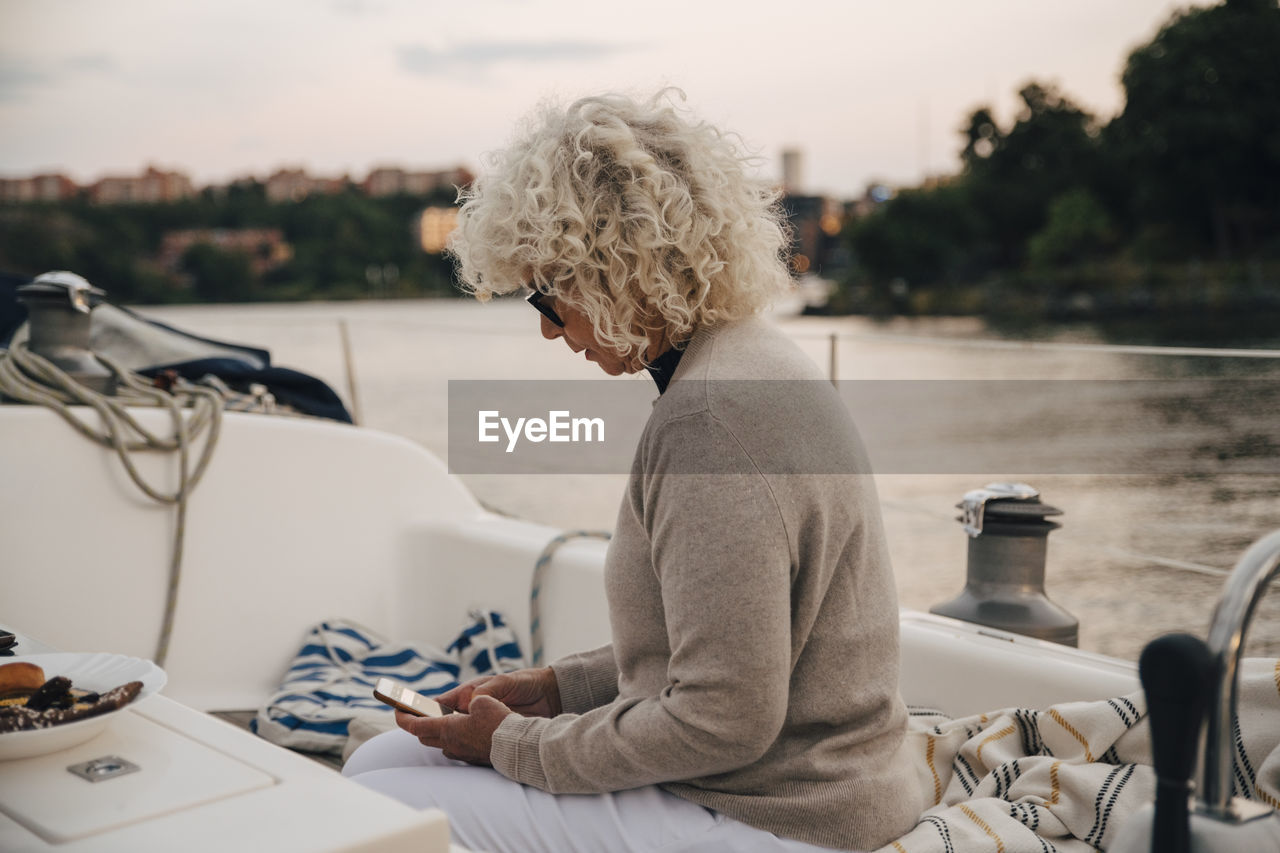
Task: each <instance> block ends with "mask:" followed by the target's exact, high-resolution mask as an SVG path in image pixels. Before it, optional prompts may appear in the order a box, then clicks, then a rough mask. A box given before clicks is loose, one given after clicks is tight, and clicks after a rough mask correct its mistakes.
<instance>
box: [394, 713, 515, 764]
mask: <svg viewBox="0 0 1280 853" xmlns="http://www.w3.org/2000/svg"><path fill="white" fill-rule="evenodd" d="M510 713H511V710H510V709H509V708H507V707H506V706H504V705H503V704H502V703H501V702H499V701H497V700H496V699H492V698H490V697H488V696H473V697H472V698H471V702H470V705H469V712H468V713H466V714H446V715H445V716H443V717H419V716H416V715H414V714H407V713H405V712H404V711H400V710H397V711H396V725H397V726H399V727H400V728H402V729H404V730H405V731H406V732H408V733H409V734H411V735H413V736H414V737H416V738H417V739H418V740H419V741H420V742H421V743H422V744H423V745H425V746H434V747H437V748H439V749H440V750H441V751H442V752H444V757H445V758H452V759H455V760H458V761H465V762H467V763H468V764H480V765H484V766H486V767H488V766H491V764H492V762H491V761H490V760H489V752H490V751H491V750H492V749H493V733H494V732H495V731H497V730H498V726H500V725H502V721H503V720H504V719H506V718H507V715H509V714H510Z"/></svg>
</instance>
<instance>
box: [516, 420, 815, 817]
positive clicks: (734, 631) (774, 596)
mask: <svg viewBox="0 0 1280 853" xmlns="http://www.w3.org/2000/svg"><path fill="white" fill-rule="evenodd" d="M663 433H664V434H663V435H662V436H661V437H660V440H658V441H655V442H654V443H653V444H652V445H651V447H650V454H649V459H648V460H647V466H646V473H644V475H643V482H642V484H641V485H642V489H643V501H642V503H643V510H642V515H641V517H642V523H643V526H644V528H645V532H646V534H647V539H648V543H647V546H648V547H649V548H650V549H651V551H650V553H649V554H642V555H639V558H640V559H642V560H643V562H644V563H645V564H646V568H647V564H648V563H649V561H650V560H651V561H652V571H653V573H654V575H655V576H656V579H657V581H658V584H659V586H660V590H661V598H662V603H661V607H662V614H661V616H662V618H663V620H664V621H665V626H666V634H667V645H668V646H669V648H670V658H669V661H668V664H667V683H666V685H665V687H663V688H662V689H661V690H659V691H657V692H656V693H654V694H653V695H641V696H627V698H617V699H614V700H613V701H612V702H610V703H609V704H607V705H604V706H601V707H598V708H595V709H593V710H590V711H587V712H585V713H583V714H581V715H572V714H567V715H563V716H560V717H556V718H554V719H534V718H523V717H516V716H514V715H513V716H511V717H508V718H507V720H505V721H504V722H503V723H502V725H501V726H500V727H499V728H498V730H497V732H496V733H495V736H494V744H493V750H492V752H491V759H492V761H493V765H494V767H495V768H497V769H498V770H499V771H500V772H501V773H503V774H504V775H507V776H509V777H510V778H512V779H516V780H517V781H520V782H524V783H526V784H530V785H533V786H536V787H539V788H542V789H544V790H547V791H551V792H553V793H597V792H603V791H616V790H623V789H627V788H634V787H639V786H642V785H647V784H653V783H661V782H672V781H677V780H682V779H693V778H697V777H701V776H707V775H711V774H715V773H723V772H727V771H730V770H735V769H738V768H741V767H744V766H746V765H748V764H750V763H752V762H753V761H755V760H757V759H758V758H760V757H761V756H762V755H764V753H765V752H766V751H767V750H768V748H769V746H770V745H771V744H772V743H773V742H774V740H775V739H776V738H777V735H778V733H779V731H780V730H781V728H782V725H783V722H784V719H785V715H786V709H787V701H788V685H789V678H790V660H791V649H790V636H791V634H790V595H789V593H790V582H791V562H790V548H789V546H788V540H787V535H786V531H785V529H784V526H783V522H782V516H781V514H780V512H779V509H778V507H777V504H776V502H775V500H774V496H773V493H772V491H771V489H770V487H769V484H768V482H767V481H766V479H765V478H764V477H763V476H761V475H760V474H759V473H743V474H690V473H681V472H683V471H696V470H699V467H698V466H700V465H704V464H705V462H706V459H707V455H708V454H709V453H714V454H718V455H720V456H728V457H734V456H736V457H737V458H736V459H733V458H729V459H726V460H725V461H727V462H731V463H734V464H735V466H736V467H735V468H733V469H732V470H750V469H751V465H750V460H749V459H748V458H747V457H746V454H744V453H743V452H742V451H741V449H740V447H739V445H738V443H737V441H736V439H735V438H734V436H733V434H732V433H731V432H730V431H729V430H728V429H727V428H726V427H725V426H724V425H723V424H721V423H719V422H718V421H716V420H715V418H713V417H712V416H711V415H710V414H707V413H702V414H698V415H692V416H687V417H685V418H681V419H678V420H676V421H673V422H671V423H668V424H667V425H665V426H664V428H663ZM701 470H706V469H705V468H702V469H701ZM718 470H728V469H723V468H722V469H718ZM618 632H619V626H615V638H617V637H618V636H619V633H618ZM624 678H625V675H624ZM624 693H625V692H624Z"/></svg>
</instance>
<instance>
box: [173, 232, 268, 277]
mask: <svg viewBox="0 0 1280 853" xmlns="http://www.w3.org/2000/svg"><path fill="white" fill-rule="evenodd" d="M200 244H207V245H210V246H216V247H217V248H219V249H223V250H225V251H231V252H242V253H244V254H245V255H247V256H248V257H249V265H250V267H251V268H252V269H253V271H254V272H255V273H256V274H258V275H261V274H262V273H264V272H268V271H269V270H272V269H275V268H276V267H278V266H280V265H281V264H284V263H287V262H288V261H289V260H290V259H291V258H292V257H293V247H292V246H290V245H289V244H288V243H286V242H285V240H284V234H283V232H281V231H280V229H279V228H184V229H182V230H178V231H168V232H166V233H165V235H164V237H163V238H162V239H161V241H160V253H159V256H158V257H157V259H156V260H157V261H158V263H159V265H160V267H161V268H162V269H164V270H165V271H167V272H171V273H176V272H179V271H180V270H181V268H182V256H183V255H185V254H186V253H187V250H188V249H190V248H191V247H192V246H196V245H200Z"/></svg>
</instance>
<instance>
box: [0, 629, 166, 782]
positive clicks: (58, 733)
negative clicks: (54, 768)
mask: <svg viewBox="0 0 1280 853" xmlns="http://www.w3.org/2000/svg"><path fill="white" fill-rule="evenodd" d="M18 662H25V663H33V664H35V665H36V666H38V667H40V668H41V669H43V670H44V677H45V678H46V679H49V678H53V677H54V676H55V675H62V676H66V677H67V678H70V679H71V686H72V687H78V688H80V689H83V690H96V691H98V692H102V691H106V690H110V689H111V688H113V687H119V686H120V685H121V684H126V683H128V682H130V681H141V682H142V690H141V691H139V693H138V696H137V698H135V699H134V700H133V701H132V702H130V703H129V704H128V705H125V706H124V707H125V708H132V707H134V706H136V705H137V704H138V703H139V702H141V701H142V700H143V699H145V698H146V697H148V696H150V695H151V694H152V693H155V692H156V691H158V690H159V689H160V688H161V687H164V684H165V681H167V680H168V676H166V675H165V673H164V670H163V669H161V668H160V667H158V666H156V665H155V664H154V663H152V662H151V661H149V660H143V659H142V658H131V657H129V656H127V655H112V654H106V653H104V652H86V653H77V652H55V653H52V654H47V655H15V656H14V657H10V658H0V663H18ZM122 710H124V708H118V709H116V710H115V711H108V712H107V713H105V714H99V715H98V716H96V717H89V718H88V719H85V720H76V721H75V722H72V723H63V724H62V725H59V726H50V727H49V728H47V729H30V730H27V731H19V732H5V733H3V734H0V761H5V760H8V759H10V758H28V757H30V756H32V755H44V754H45V753H49V752H57V751H58V750H60V749H66V748H68V747H72V746H75V745H76V744H80V743H84V742H85V741H87V740H88V739H89V738H91V737H94V736H95V735H97V734H98V732H100V731H102V730H103V729H105V728H106V727H107V724H108V723H110V722H111V720H112V718H113V717H114V716H115V715H116V714H118V713H120V711H122Z"/></svg>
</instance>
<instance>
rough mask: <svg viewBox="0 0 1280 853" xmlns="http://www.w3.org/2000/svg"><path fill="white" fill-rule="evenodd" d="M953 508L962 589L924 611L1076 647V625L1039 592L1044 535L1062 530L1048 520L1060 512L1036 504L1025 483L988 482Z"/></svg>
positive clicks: (1046, 543)
mask: <svg viewBox="0 0 1280 853" xmlns="http://www.w3.org/2000/svg"><path fill="white" fill-rule="evenodd" d="M956 507H957V508H958V509H960V510H962V515H961V516H960V518H958V519H957V520H958V521H960V522H961V523H962V524H963V525H964V531H965V533H967V534H968V536H969V555H968V566H967V569H966V577H965V586H964V590H963V591H962V592H961V593H960V595H958V596H956V597H955V598H953V599H952V600H950V601H947V602H945V603H943V604H938V605H935V606H934V607H932V608H930V612H931V613H937V614H938V615H940V616H950V617H952V618H955V619H963V620H965V621H967V622H976V623H978V624H980V625H990V626H991V627H993V628H1000V629H1001V630H1005V631H1012V632H1013V633H1016V634H1026V635H1028V636H1031V637H1037V638H1039V639H1042V640H1050V641H1052V642H1055V643H1063V644H1065V645H1068V646H1074V645H1077V644H1078V642H1079V632H1080V623H1079V621H1078V620H1077V619H1076V618H1075V617H1074V616H1072V615H1071V614H1070V613H1068V612H1067V611H1066V610H1064V609H1063V608H1062V607H1060V606H1058V605H1057V604H1055V603H1053V602H1052V601H1050V600H1049V597H1048V595H1046V593H1045V589H1044V572H1045V557H1046V555H1047V553H1048V546H1049V540H1048V537H1049V533H1050V532H1051V531H1053V530H1056V529H1057V528H1059V527H1061V526H1062V525H1060V524H1058V523H1057V522H1055V521H1050V520H1049V517H1050V516H1057V515H1062V510H1060V509H1058V508H1056V507H1052V506H1049V505H1048V504H1045V503H1041V501H1040V493H1039V492H1038V491H1036V489H1034V488H1033V487H1031V486H1029V485H1027V484H1026V483H989V484H987V486H986V487H984V488H981V489H974V490H973V491H970V492H967V493H965V496H964V498H963V500H961V502H960V503H958V504H956Z"/></svg>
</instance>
